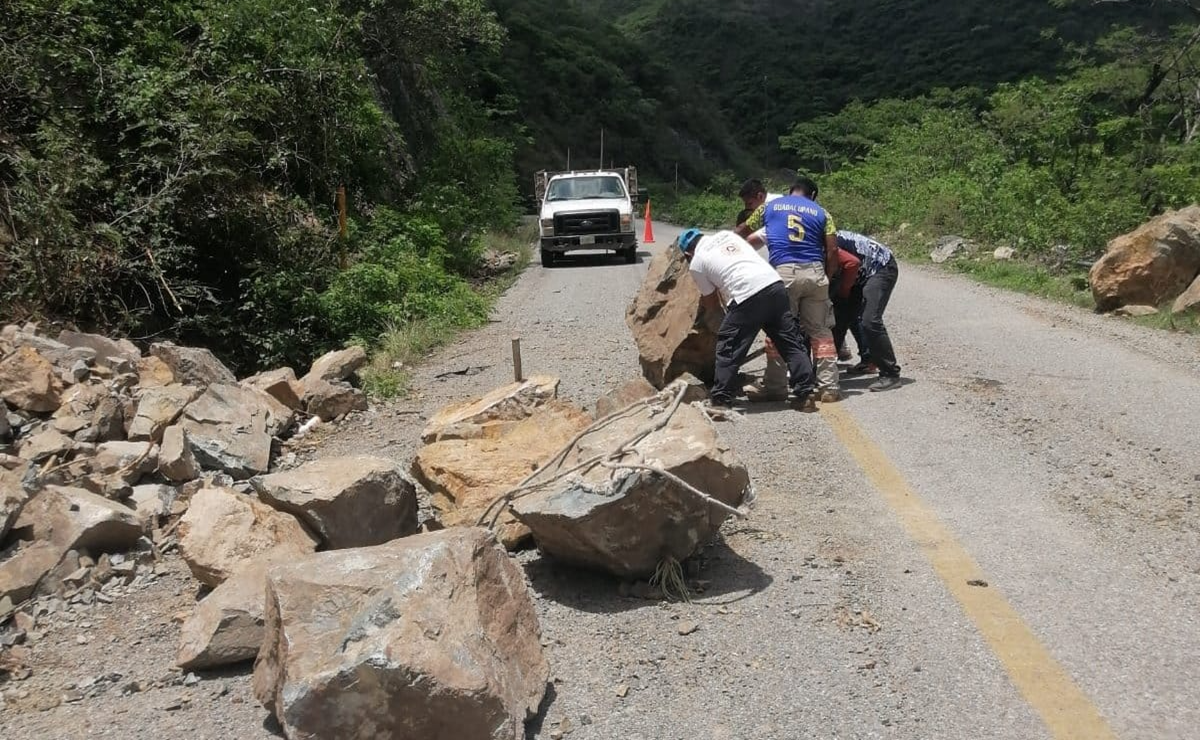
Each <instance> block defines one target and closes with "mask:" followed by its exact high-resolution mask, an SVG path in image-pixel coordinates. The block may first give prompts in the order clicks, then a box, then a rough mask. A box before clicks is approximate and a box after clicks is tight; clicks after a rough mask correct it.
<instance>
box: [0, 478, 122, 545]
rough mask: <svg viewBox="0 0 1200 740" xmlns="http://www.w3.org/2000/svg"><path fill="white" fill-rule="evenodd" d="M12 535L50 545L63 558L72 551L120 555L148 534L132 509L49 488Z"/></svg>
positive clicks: (32, 503) (28, 506)
mask: <svg viewBox="0 0 1200 740" xmlns="http://www.w3.org/2000/svg"><path fill="white" fill-rule="evenodd" d="M13 531H14V533H16V535H17V536H18V537H19V538H20V539H24V540H32V541H35V542H51V543H53V544H55V545H56V546H58V547H59V548H60V549H61V551H62V553H64V554H65V553H66V552H67V551H69V550H88V551H89V552H92V553H102V552H121V551H124V550H128V549H130V548H132V547H133V546H134V545H135V544H137V541H138V538H140V537H141V536H142V535H143V534H144V533H145V529H144V527H143V526H142V522H141V520H139V519H138V516H137V513H136V512H135V511H133V509H130V508H129V507H127V506H122V505H121V504H118V503H116V502H115V501H110V500H109V499H106V498H103V497H101V496H97V495H96V494H94V493H90V492H88V491H84V490H82V489H79V488H68V487H65V486H47V487H46V488H44V489H42V490H41V491H38V492H37V493H36V494H34V496H33V497H32V498H30V499H29V502H28V503H27V504H25V508H24V510H23V511H22V512H21V516H20V518H19V519H17V524H16V527H15V528H14V530H13Z"/></svg>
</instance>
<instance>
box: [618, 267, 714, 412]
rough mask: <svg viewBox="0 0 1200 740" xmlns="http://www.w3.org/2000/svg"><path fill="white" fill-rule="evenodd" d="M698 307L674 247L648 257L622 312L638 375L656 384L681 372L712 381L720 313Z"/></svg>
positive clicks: (693, 288) (659, 385) (692, 285)
mask: <svg viewBox="0 0 1200 740" xmlns="http://www.w3.org/2000/svg"><path fill="white" fill-rule="evenodd" d="M713 313H714V312H712V311H710V310H708V309H704V308H702V307H701V306H700V289H699V288H697V287H696V282H695V281H694V280H693V279H692V277H691V275H689V274H688V266H687V263H686V262H685V261H684V260H683V257H682V256H681V254H680V252H679V250H678V249H675V248H673V247H672V248H671V249H666V250H663V251H661V252H659V253H658V254H657V255H655V256H654V259H652V260H651V261H650V267H649V269H648V270H647V272H646V277H645V278H643V280H642V287H641V289H640V290H639V291H638V293H637V295H636V296H634V299H633V303H631V304H630V305H629V309H628V310H627V311H626V312H625V323H626V325H627V326H628V327H629V329H630V331H632V332H633V339H634V342H636V343H637V348H638V355H639V358H640V360H641V365H642V374H643V375H644V376H645V377H646V380H648V381H650V383H651V385H653V386H654V387H655V388H662V387H664V386H665V385H666V384H667V383H670V382H671V381H672V380H674V379H675V378H677V377H679V376H680V375H682V374H684V373H691V374H692V375H695V376H696V377H698V378H700V379H701V380H703V381H705V382H712V380H713V367H714V365H713V358H714V357H716V353H717V331H716V330H717V328H718V327H719V326H720V316H719V315H711V314H713Z"/></svg>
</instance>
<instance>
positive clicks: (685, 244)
mask: <svg viewBox="0 0 1200 740" xmlns="http://www.w3.org/2000/svg"><path fill="white" fill-rule="evenodd" d="M702 236H704V234H703V233H702V232H701V231H700V229H688V230H687V231H685V232H683V233H682V234H680V235H679V239H678V241H676V244H678V245H679V251H680V252H687V251H688V250H689V249H691V248H692V247H693V246H695V245H696V241H697V240H698V239H699V238H700V237H702Z"/></svg>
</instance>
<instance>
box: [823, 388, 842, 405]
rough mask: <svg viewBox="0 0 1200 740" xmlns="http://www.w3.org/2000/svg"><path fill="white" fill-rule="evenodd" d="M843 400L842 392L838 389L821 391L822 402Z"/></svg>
mask: <svg viewBox="0 0 1200 740" xmlns="http://www.w3.org/2000/svg"><path fill="white" fill-rule="evenodd" d="M840 400H842V392H841V391H838V390H826V391H821V398H820V401H821V403H837V402H838V401H840Z"/></svg>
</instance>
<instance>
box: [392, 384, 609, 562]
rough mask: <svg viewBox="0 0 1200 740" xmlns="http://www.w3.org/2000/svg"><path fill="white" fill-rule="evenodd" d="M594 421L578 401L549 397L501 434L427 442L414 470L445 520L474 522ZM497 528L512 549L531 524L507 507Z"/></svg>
mask: <svg viewBox="0 0 1200 740" xmlns="http://www.w3.org/2000/svg"><path fill="white" fill-rule="evenodd" d="M590 422H591V419H590V418H589V417H588V416H587V414H585V413H583V412H582V411H580V410H579V409H577V408H575V407H574V406H571V405H570V404H567V403H564V402H561V401H551V402H549V403H547V404H546V405H544V406H541V407H539V408H538V409H537V410H536V411H535V412H534V414H533V416H530V417H529V418H528V419H524V420H522V421H519V422H517V423H516V424H515V425H514V426H512V427H511V428H510V429H509V430H508V431H507V432H506V433H505V434H503V435H502V436H500V437H498V438H497V437H484V438H478V439H447V440H442V441H440V442H433V443H431V444H429V445H426V446H425V447H424V448H423V449H421V451H420V452H418V453H417V456H416V458H415V459H414V460H413V464H412V471H413V475H414V476H415V477H416V478H417V480H418V481H419V482H420V483H421V485H423V486H424V487H425V489H426V490H428V491H429V493H430V494H431V496H432V503H433V506H434V508H436V509H437V510H438V512H439V513H440V515H439V520H440V521H441V523H442V524H444V525H446V526H450V527H457V526H466V527H470V526H474V525H475V523H476V522H477V521H479V517H480V516H481V515H482V514H483V513H484V511H485V510H486V509H487V507H488V505H489V504H491V503H492V502H493V501H494V500H495V499H496V498H497V497H499V496H501V495H502V494H504V493H505V492H506V491H508V490H509V489H510V488H512V487H513V486H515V485H516V484H518V483H520V482H521V481H522V480H524V479H525V478H526V477H527V476H528V475H529V474H530V473H532V472H533V471H535V470H537V469H538V468H540V467H541V466H542V465H544V464H545V463H546V462H547V461H548V460H549V459H550V458H551V457H552V456H553V455H554V453H556V452H558V451H559V450H561V449H562V448H563V447H564V446H565V445H566V444H567V443H568V442H570V441H571V439H572V438H573V437H574V436H575V435H576V434H578V433H579V432H580V431H581V430H582V429H584V428H585V427H586V426H587V425H588V424H589V423H590ZM496 533H497V537H498V538H499V540H500V542H501V543H502V544H503V545H504V546H505V547H508V548H515V547H517V546H518V545H520V544H521V543H522V542H523V541H524V540H526V539H527V538H528V537H529V529H528V528H527V527H526V526H525V525H524V524H521V523H520V522H518V521H516V519H515V518H514V517H513V516H512V514H511V513H510V512H507V511H506V512H505V513H504V514H503V515H502V516H501V517H500V519H499V520H498V527H497V529H496Z"/></svg>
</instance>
